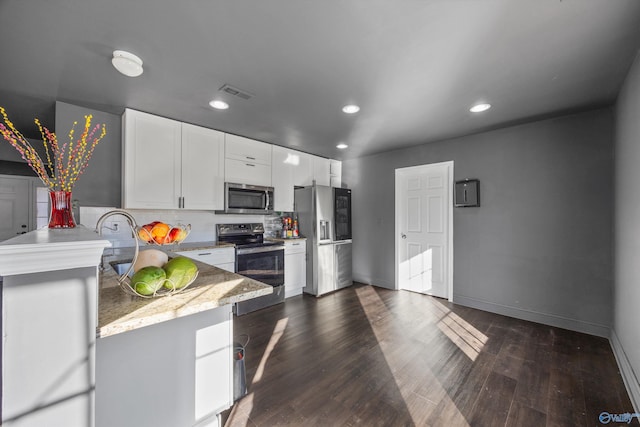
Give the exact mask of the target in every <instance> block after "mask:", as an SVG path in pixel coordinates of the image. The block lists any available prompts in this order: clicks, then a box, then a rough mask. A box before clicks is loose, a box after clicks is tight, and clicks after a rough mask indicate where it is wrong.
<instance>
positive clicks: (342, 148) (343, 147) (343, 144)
mask: <svg viewBox="0 0 640 427" xmlns="http://www.w3.org/2000/svg"><path fill="white" fill-rule="evenodd" d="M347 147H348V145H347V144H345V143H340V144H338V145H336V148H339V149H340V150H344V149H345V148H347Z"/></svg>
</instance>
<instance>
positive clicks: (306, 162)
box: [293, 151, 314, 187]
mask: <svg viewBox="0 0 640 427" xmlns="http://www.w3.org/2000/svg"><path fill="white" fill-rule="evenodd" d="M296 155H297V156H298V164H297V165H295V168H294V170H293V185H295V186H297V187H307V186H309V185H312V184H313V158H314V156H312V155H311V154H307V153H302V152H300V151H297V152H296Z"/></svg>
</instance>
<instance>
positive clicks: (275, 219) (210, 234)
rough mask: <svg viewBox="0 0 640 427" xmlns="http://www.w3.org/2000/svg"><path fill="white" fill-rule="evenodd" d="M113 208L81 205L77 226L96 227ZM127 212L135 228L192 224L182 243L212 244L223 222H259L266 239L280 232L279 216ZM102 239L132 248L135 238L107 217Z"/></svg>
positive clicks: (118, 221)
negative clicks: (217, 226) (157, 222)
mask: <svg viewBox="0 0 640 427" xmlns="http://www.w3.org/2000/svg"><path fill="white" fill-rule="evenodd" d="M113 209H116V208H112V207H82V206H81V207H80V220H79V223H80V224H82V225H84V226H85V227H87V228H95V227H96V223H97V222H98V219H99V218H100V217H101V216H102V215H103V214H104V213H106V212H109V211H111V210H113ZM127 212H129V213H130V214H131V215H133V217H134V218H135V220H136V222H137V223H138V225H143V224H148V223H150V222H153V221H162V222H165V223H167V224H171V225H176V224H185V225H186V224H191V233H189V235H188V236H187V238H186V239H185V240H184V243H191V242H212V241H215V240H216V224H222V223H227V224H234V223H240V222H262V223H264V225H265V235H266V236H265V237H276V234H277V233H278V232H279V231H280V230H282V224H280V223H279V222H280V217H279V216H277V215H269V216H265V215H216V214H215V213H213V212H208V211H190V210H157V209H148V210H147V209H127ZM278 227H279V228H278ZM102 236H103V237H104V238H106V239H108V240H109V241H111V243H112V244H113V247H114V248H123V247H131V246H134V238H133V236H132V234H131V231H130V229H129V225H128V223H127V220H126V219H125V218H124V217H122V216H119V215H114V216H111V217H109V218H107V220H106V221H105V222H104V225H103V227H102Z"/></svg>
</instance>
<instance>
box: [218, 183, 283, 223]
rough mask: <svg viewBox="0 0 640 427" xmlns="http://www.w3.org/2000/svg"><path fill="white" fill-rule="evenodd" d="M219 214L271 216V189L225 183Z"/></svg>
mask: <svg viewBox="0 0 640 427" xmlns="http://www.w3.org/2000/svg"><path fill="white" fill-rule="evenodd" d="M220 213H228V214H257V215H266V214H272V213H273V187H262V186H259V185H248V184H235V183H231V182H226V183H225V184H224V211H222V212H220Z"/></svg>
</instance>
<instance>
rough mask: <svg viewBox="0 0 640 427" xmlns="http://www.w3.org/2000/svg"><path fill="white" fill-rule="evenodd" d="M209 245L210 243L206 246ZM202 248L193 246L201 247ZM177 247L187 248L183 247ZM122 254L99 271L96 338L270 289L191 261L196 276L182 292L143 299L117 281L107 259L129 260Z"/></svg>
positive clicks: (243, 299) (196, 311)
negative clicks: (131, 293) (126, 289)
mask: <svg viewBox="0 0 640 427" xmlns="http://www.w3.org/2000/svg"><path fill="white" fill-rule="evenodd" d="M206 247H207V248H211V246H206ZM202 248H203V247H202V246H201V247H199V248H195V249H202ZM179 250H186V249H185V248H184V247H181V248H179ZM132 256H133V252H130V255H129V257H128V259H127V258H126V257H125V256H124V255H123V254H122V253H120V254H116V255H113V256H111V257H107V258H106V259H105V261H107V264H106V265H107V267H106V269H105V270H104V271H102V272H100V283H99V286H100V288H99V289H100V294H99V300H98V301H99V303H98V327H97V330H96V335H97V337H99V338H104V337H108V336H110V335H115V334H119V333H122V332H127V331H131V330H133V329H137V328H141V327H143V326H149V325H153V324H156V323H160V322H164V321H167V320H172V319H176V318H179V317H183V316H188V315H190V314H195V313H199V312H201V311H205V310H210V309H213V308H216V307H220V306H223V305H227V304H233V303H236V302H238V301H245V300H249V299H252V298H256V297H259V296H262V295H268V294H270V293H272V292H273V288H272V287H271V286H268V285H265V284H264V283H261V282H258V281H257V280H253V279H249V278H247V277H244V276H241V275H239V274H235V273H230V272H228V271H225V270H222V269H220V268H218V267H214V266H212V265H208V264H204V263H201V262H198V261H194V262H195V263H196V265H197V266H198V277H197V279H196V280H195V281H194V282H193V283H192V284H191V285H189V287H188V288H186V289H185V290H184V291H182V292H179V293H177V294H174V295H171V296H165V297H156V298H142V297H138V296H133V295H129V294H128V293H126V292H125V291H124V290H123V289H121V288H120V285H119V284H118V277H119V276H118V275H117V273H116V272H115V271H114V270H113V268H112V267H111V266H110V265H109V264H108V262H109V261H120V260H121V261H122V262H125V261H130V260H131V258H132Z"/></svg>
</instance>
